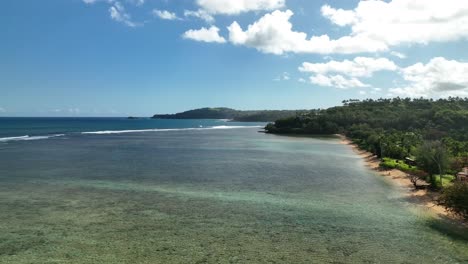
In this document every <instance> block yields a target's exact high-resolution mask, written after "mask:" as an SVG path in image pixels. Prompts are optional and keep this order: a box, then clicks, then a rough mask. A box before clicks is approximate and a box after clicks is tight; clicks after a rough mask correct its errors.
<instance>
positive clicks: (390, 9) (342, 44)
mask: <svg viewBox="0 0 468 264" xmlns="http://www.w3.org/2000/svg"><path fill="white" fill-rule="evenodd" d="M213 1H214V0H213ZM321 14H322V15H323V16H324V17H325V18H327V19H329V21H330V22H331V23H333V24H334V25H336V26H338V27H346V28H349V30H350V33H349V34H347V35H344V36H342V37H339V38H337V39H330V37H329V36H328V35H321V36H311V37H308V36H307V34H306V33H304V32H299V31H294V30H293V25H292V24H291V22H290V21H289V20H290V18H291V16H292V15H293V12H292V11H290V10H286V11H279V10H276V11H274V12H272V13H271V14H266V15H265V16H263V17H262V18H260V19H259V20H258V21H256V22H254V23H253V24H251V25H249V26H248V28H247V29H246V30H243V29H242V28H241V27H240V25H239V24H238V23H237V22H234V23H232V25H231V26H230V27H229V30H230V40H231V42H232V43H234V44H237V45H245V46H248V47H252V48H256V49H257V50H259V51H261V52H264V53H273V54H278V55H281V54H283V53H288V52H291V53H320V54H332V53H340V54H352V53H363V52H366V53H373V52H387V51H389V50H390V48H391V47H392V46H397V45H401V44H409V45H411V44H428V43H430V42H447V41H455V40H459V39H464V38H467V37H468V1H460V0H447V1H440V0H392V1H383V0H371V1H360V2H359V3H358V5H357V7H356V8H355V9H349V10H345V9H336V8H333V7H331V6H329V5H324V6H323V7H322V8H321ZM392 54H393V55H394V56H397V57H400V58H404V55H403V54H401V53H396V52H393V53H392Z"/></svg>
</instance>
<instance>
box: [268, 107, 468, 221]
mask: <svg viewBox="0 0 468 264" xmlns="http://www.w3.org/2000/svg"><path fill="white" fill-rule="evenodd" d="M265 130H266V132H268V133H279V134H320V135H323V134H337V133H340V134H344V135H346V136H347V137H348V138H350V139H351V140H352V141H353V142H354V143H356V144H357V145H358V146H359V147H360V148H361V149H363V150H367V151H369V152H371V153H373V154H375V155H376V156H377V157H379V158H381V159H382V162H381V164H380V166H381V167H382V168H383V169H394V168H396V169H399V170H402V171H404V172H406V173H407V174H408V175H410V180H411V182H412V183H413V184H414V186H415V188H418V185H417V183H418V180H424V181H426V182H428V183H429V186H430V187H431V188H432V189H439V190H440V189H442V192H441V195H440V198H439V203H440V204H442V205H444V206H446V207H447V208H448V210H450V211H452V212H454V213H455V214H458V215H460V216H462V217H464V218H465V219H467V220H468V182H461V181H457V180H455V175H456V174H457V173H458V172H459V171H461V170H462V168H463V167H467V166H468V98H464V99H462V98H449V99H440V100H432V99H409V98H406V99H401V98H394V99H378V100H372V99H368V100H364V101H359V100H348V101H343V106H337V107H332V108H329V109H325V110H312V111H309V112H307V113H302V114H298V115H296V116H294V117H289V118H285V119H280V120H277V121H276V122H274V123H271V124H268V125H267V126H266V127H265ZM419 187H420V186H419Z"/></svg>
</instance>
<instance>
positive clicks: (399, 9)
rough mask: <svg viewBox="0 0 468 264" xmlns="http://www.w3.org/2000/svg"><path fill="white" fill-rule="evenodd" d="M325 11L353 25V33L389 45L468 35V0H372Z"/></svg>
mask: <svg viewBox="0 0 468 264" xmlns="http://www.w3.org/2000/svg"><path fill="white" fill-rule="evenodd" d="M321 11H322V15H323V16H325V17H326V18H328V19H329V20H330V21H331V22H332V23H334V24H336V25H338V26H341V27H343V26H349V27H351V37H362V38H370V39H373V40H375V41H380V42H382V43H384V44H385V45H386V46H387V47H388V46H395V45H399V44H405V43H408V44H413V43H418V44H427V43H430V42H445V41H454V40H458V39H462V38H466V37H468V1H460V0H446V1H440V0H392V1H383V0H372V1H360V2H359V4H358V6H357V7H356V8H355V9H353V10H343V9H335V8H333V7H330V6H328V5H325V6H323V7H322V10H321Z"/></svg>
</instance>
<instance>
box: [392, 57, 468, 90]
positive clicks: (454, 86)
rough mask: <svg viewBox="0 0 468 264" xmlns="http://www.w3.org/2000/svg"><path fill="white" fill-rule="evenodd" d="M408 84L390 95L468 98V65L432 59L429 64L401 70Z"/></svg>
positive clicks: (454, 61)
mask: <svg viewBox="0 0 468 264" xmlns="http://www.w3.org/2000/svg"><path fill="white" fill-rule="evenodd" d="M401 74H402V76H403V79H404V80H405V81H407V84H406V85H404V86H402V87H396V88H392V89H390V90H389V93H390V95H392V96H395V95H399V96H409V97H448V96H460V97H465V96H468V63H466V62H459V61H456V60H447V59H445V58H442V57H436V58H433V59H431V60H430V61H429V62H428V63H427V64H423V63H416V64H414V65H412V66H409V67H407V68H404V69H402V70H401Z"/></svg>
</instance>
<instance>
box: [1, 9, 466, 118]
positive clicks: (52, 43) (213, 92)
mask: <svg viewBox="0 0 468 264" xmlns="http://www.w3.org/2000/svg"><path fill="white" fill-rule="evenodd" d="M0 34H1V38H0V58H1V59H0V61H1V62H0V94H1V96H0V115H1V116H127V115H138V116H150V115H152V114H155V113H172V112H177V111H183V110H188V109H193V108H198V107H206V106H209V107H215V106H226V107H232V108H236V109H311V108H324V107H329V106H334V105H339V104H340V103H341V101H342V100H344V99H349V98H360V99H363V98H378V97H393V96H401V97H406V96H409V97H420V96H424V97H432V98H439V97H447V96H462V97H465V96H468V63H467V59H468V49H466V47H467V44H468V43H467V37H468V1H458V0H447V1H438V0H411V1H410V0H393V1H388V0H387V1H383V0H382V1H381V0H373V1H358V0H349V1H336V0H335V1H331V0H329V1H305V0H302V1H300V0H190V1H189V0H165V1H164V0H157V1H156V0H47V1H29V0H14V1H13V0H10V1H3V2H2V3H1V8H0Z"/></svg>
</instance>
